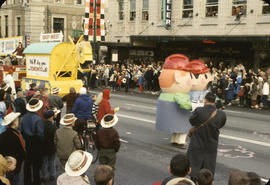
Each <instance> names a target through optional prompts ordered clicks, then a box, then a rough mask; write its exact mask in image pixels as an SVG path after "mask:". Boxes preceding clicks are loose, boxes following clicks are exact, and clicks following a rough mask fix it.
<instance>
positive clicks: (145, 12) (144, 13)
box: [142, 0, 149, 21]
mask: <svg viewBox="0 0 270 185" xmlns="http://www.w3.org/2000/svg"><path fill="white" fill-rule="evenodd" d="M148 9H149V0H143V8H142V20H143V21H148V19H149V12H148Z"/></svg>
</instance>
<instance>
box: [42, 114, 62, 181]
mask: <svg viewBox="0 0 270 185" xmlns="http://www.w3.org/2000/svg"><path fill="white" fill-rule="evenodd" d="M57 113H59V112H54V111H53V110H48V111H46V112H45V113H43V117H44V118H45V121H44V143H43V161H42V168H41V172H40V178H41V181H45V182H46V181H48V180H51V181H52V180H54V179H55V177H56V166H55V153H56V148H55V144H54V136H55V132H56V129H57V127H56V125H55V124H54V121H53V118H54V117H55V116H56V114H57Z"/></svg>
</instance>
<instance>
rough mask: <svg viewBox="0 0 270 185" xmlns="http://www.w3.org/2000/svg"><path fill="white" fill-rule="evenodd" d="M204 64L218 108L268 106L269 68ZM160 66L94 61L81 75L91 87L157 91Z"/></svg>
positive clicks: (258, 107) (257, 107) (113, 89)
mask: <svg viewBox="0 0 270 185" xmlns="http://www.w3.org/2000/svg"><path fill="white" fill-rule="evenodd" d="M207 65H208V67H209V68H210V69H211V74H212V77H213V81H212V82H211V83H210V84H209V90H211V91H213V92H214V93H215V94H216V95H217V107H218V108H225V106H231V105H237V106H239V107H248V108H252V109H262V108H264V109H268V104H269V101H268V97H269V83H270V68H269V69H266V70H261V69H258V70H257V71H256V72H255V71H254V70H253V69H246V68H245V66H244V65H242V64H238V65H236V66H234V67H232V66H225V65H224V63H223V62H220V63H219V64H218V65H217V66H215V65H213V63H212V62H209V63H208V64H207ZM161 66H162V65H161V64H156V63H151V64H149V65H134V64H128V65H125V64H122V65H119V64H115V65H96V66H95V67H93V70H92V72H90V73H89V74H88V75H85V79H87V84H88V86H89V87H90V88H91V89H94V88H100V87H108V86H110V87H111V89H112V91H121V89H124V90H125V92H128V90H129V89H130V88H132V89H136V88H138V89H139V92H140V93H142V92H146V93H147V92H150V93H152V94H158V93H159V92H160V87H159V81H158V78H159V75H160V72H161V70H162V67H161Z"/></svg>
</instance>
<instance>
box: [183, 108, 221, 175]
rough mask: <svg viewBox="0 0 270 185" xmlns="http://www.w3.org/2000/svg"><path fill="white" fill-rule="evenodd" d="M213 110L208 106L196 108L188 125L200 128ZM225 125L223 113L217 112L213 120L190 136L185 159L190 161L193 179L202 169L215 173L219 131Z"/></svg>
mask: <svg viewBox="0 0 270 185" xmlns="http://www.w3.org/2000/svg"><path fill="white" fill-rule="evenodd" d="M215 110H216V107H215V106H214V105H209V104H207V105H205V106H204V107H198V108H197V109H195V111H194V112H193V113H192V115H191V116H190V119H189V121H190V124H191V125H192V126H197V127H198V126H200V125H201V124H202V123H203V122H205V121H206V120H208V119H209V117H210V116H211V114H212V113H213V112H214V111H215ZM225 123H226V114H225V112H223V111H222V110H218V111H217V114H216V116H215V117H214V118H212V119H211V120H209V121H208V122H207V123H206V124H205V125H204V126H202V127H201V128H199V129H197V130H196V131H195V132H194V133H193V134H192V136H191V138H190V144H189V147H188V151H187V157H188V159H189V160H190V163H191V169H192V171H191V174H190V176H191V177H195V176H196V174H197V173H198V172H199V171H200V169H202V168H206V169H209V170H210V171H211V172H212V173H213V174H214V173H215V168H216V158H217V147H218V139H219V129H220V128H222V127H223V126H224V125H225Z"/></svg>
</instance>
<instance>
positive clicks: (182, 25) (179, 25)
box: [177, 23, 192, 27]
mask: <svg viewBox="0 0 270 185" xmlns="http://www.w3.org/2000/svg"><path fill="white" fill-rule="evenodd" d="M177 26H178V27H184V26H192V24H191V23H189V24H178V25H177Z"/></svg>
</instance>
